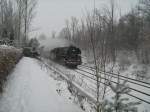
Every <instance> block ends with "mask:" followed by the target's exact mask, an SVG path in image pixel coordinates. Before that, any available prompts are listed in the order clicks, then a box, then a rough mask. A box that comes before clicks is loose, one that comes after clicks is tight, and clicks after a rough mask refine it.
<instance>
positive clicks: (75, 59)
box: [65, 46, 81, 68]
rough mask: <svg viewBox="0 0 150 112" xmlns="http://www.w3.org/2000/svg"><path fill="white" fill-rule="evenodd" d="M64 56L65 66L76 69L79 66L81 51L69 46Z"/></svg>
mask: <svg viewBox="0 0 150 112" xmlns="http://www.w3.org/2000/svg"><path fill="white" fill-rule="evenodd" d="M66 54H67V55H66V58H65V64H66V66H68V67H72V68H76V67H77V66H78V65H81V50H80V49H79V48H76V47H74V46H70V47H69V48H68V50H67V53H66Z"/></svg>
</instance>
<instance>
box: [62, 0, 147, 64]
mask: <svg viewBox="0 0 150 112" xmlns="http://www.w3.org/2000/svg"><path fill="white" fill-rule="evenodd" d="M116 12H117V11H116V6H115V3H114V1H113V0H111V3H110V8H104V9H101V10H99V9H96V8H94V10H93V12H92V13H89V12H87V14H86V17H85V18H81V20H79V19H77V18H76V17H72V18H71V20H70V21H67V22H66V26H65V27H64V28H63V29H62V31H61V32H60V37H63V38H66V39H67V40H69V41H72V42H73V43H75V44H76V45H77V46H80V48H81V49H83V50H85V51H93V52H97V53H96V54H97V56H105V55H106V54H107V57H110V58H111V60H113V61H115V59H116V55H117V53H118V52H119V51H122V50H125V51H132V52H134V53H135V54H136V56H137V59H138V60H139V61H140V62H141V63H145V64H148V63H149V62H150V57H149V55H150V51H149V49H150V30H149V29H150V0H140V1H139V2H138V4H137V5H136V7H134V8H132V10H131V11H130V12H128V13H127V14H125V15H121V13H120V14H117V13H116ZM120 12H121V11H120ZM118 18H119V19H118ZM94 54H95V53H94ZM95 58H96V56H95ZM110 58H109V59H110ZM107 59H108V58H107Z"/></svg>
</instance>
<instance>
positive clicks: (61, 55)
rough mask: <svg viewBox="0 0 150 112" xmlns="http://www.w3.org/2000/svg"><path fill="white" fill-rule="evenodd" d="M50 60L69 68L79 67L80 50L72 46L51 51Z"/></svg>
mask: <svg viewBox="0 0 150 112" xmlns="http://www.w3.org/2000/svg"><path fill="white" fill-rule="evenodd" d="M50 58H51V59H52V60H54V61H56V62H58V63H60V64H63V65H66V66H67V67H70V68H76V67H77V66H78V65H81V63H82V62H81V50H80V49H79V48H77V47H74V46H69V47H59V48H55V49H53V50H51V52H50Z"/></svg>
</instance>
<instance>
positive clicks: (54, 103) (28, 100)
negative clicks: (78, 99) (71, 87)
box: [0, 57, 82, 112]
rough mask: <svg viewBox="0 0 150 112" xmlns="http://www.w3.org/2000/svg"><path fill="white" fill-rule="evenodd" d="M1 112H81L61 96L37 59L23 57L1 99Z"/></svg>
mask: <svg viewBox="0 0 150 112" xmlns="http://www.w3.org/2000/svg"><path fill="white" fill-rule="evenodd" d="M0 112H82V111H81V110H80V109H79V107H77V106H76V105H75V104H73V103H71V102H70V101H69V99H65V98H63V97H62V96H59V95H58V93H57V92H56V85H55V82H54V80H53V79H51V78H50V77H49V75H48V74H47V73H46V72H45V71H43V70H42V69H41V66H40V65H39V64H38V63H37V61H36V60H35V59H31V58H26V57H24V58H23V59H22V60H21V61H20V62H19V63H18V64H17V66H16V68H15V70H14V72H13V73H12V74H11V75H10V77H9V79H8V83H7V84H6V88H5V92H4V94H3V95H2V98H1V99H0Z"/></svg>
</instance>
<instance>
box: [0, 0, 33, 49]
mask: <svg viewBox="0 0 150 112" xmlns="http://www.w3.org/2000/svg"><path fill="white" fill-rule="evenodd" d="M35 6H36V0H0V44H5V43H12V42H13V44H14V45H15V46H22V45H24V44H26V43H27V41H28V34H29V32H30V31H31V29H30V25H31V21H32V19H33V17H34V14H35V12H34V8H35Z"/></svg>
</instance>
